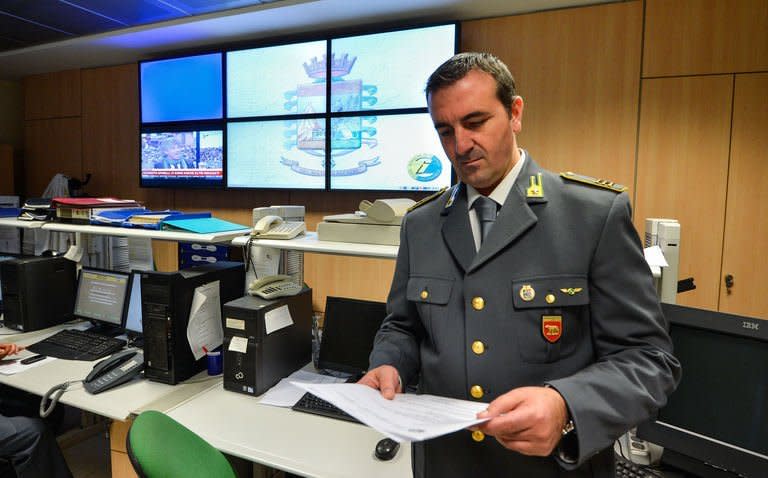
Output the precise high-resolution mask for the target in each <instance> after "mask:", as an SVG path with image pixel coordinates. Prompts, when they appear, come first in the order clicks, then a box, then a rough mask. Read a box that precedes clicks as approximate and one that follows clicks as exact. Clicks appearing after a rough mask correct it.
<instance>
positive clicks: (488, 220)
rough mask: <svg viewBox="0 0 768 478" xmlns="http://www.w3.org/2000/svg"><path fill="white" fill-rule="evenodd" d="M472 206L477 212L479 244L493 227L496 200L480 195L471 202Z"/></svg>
mask: <svg viewBox="0 0 768 478" xmlns="http://www.w3.org/2000/svg"><path fill="white" fill-rule="evenodd" d="M472 207H473V208H474V209H475V212H476V213H477V219H478V220H479V221H480V244H482V243H483V241H485V238H486V237H488V233H489V232H490V231H491V227H493V223H494V221H496V209H497V208H496V201H494V200H493V199H490V198H487V197H485V196H480V197H478V198H477V199H475V202H474V203H472Z"/></svg>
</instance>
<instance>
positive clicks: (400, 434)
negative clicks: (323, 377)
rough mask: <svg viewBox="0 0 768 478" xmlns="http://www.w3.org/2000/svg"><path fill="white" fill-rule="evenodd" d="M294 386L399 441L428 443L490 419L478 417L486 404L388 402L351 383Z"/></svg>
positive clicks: (419, 399) (403, 398)
mask: <svg viewBox="0 0 768 478" xmlns="http://www.w3.org/2000/svg"><path fill="white" fill-rule="evenodd" d="M296 386H298V387H301V388H303V389H305V390H307V391H308V392H310V393H313V394H314V395H317V396H318V397H320V398H322V399H323V400H326V401H328V402H330V403H332V404H334V405H335V406H337V407H339V408H341V409H342V410H344V411H345V412H347V413H348V414H350V415H352V416H353V417H355V418H357V419H358V420H360V421H361V422H363V423H365V424H366V425H368V426H370V427H371V428H374V429H376V430H377V431H379V432H381V433H383V434H384V435H387V436H388V437H390V438H392V439H394V440H396V441H398V442H403V441H421V440H428V439H430V438H434V437H437V436H440V435H445V434H447V433H451V432H454V431H457V430H461V429H463V428H467V427H470V426H472V425H476V424H478V423H482V422H484V421H487V420H488V419H489V418H490V417H489V418H481V419H478V418H477V414H478V413H479V412H481V411H483V410H485V408H486V407H487V404H485V403H478V402H469V401H466V400H457V399H453V398H446V397H437V396H434V395H416V394H402V393H399V394H397V395H395V397H394V399H392V400H387V399H386V398H384V397H382V395H381V393H380V392H379V391H378V390H374V389H373V388H371V387H369V386H366V385H362V384H354V383H339V384H309V383H296Z"/></svg>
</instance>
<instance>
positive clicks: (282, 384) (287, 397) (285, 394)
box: [259, 370, 345, 407]
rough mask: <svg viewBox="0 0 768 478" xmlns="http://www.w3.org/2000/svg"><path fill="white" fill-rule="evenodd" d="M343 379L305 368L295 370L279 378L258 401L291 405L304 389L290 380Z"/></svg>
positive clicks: (312, 381)
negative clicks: (308, 370)
mask: <svg viewBox="0 0 768 478" xmlns="http://www.w3.org/2000/svg"><path fill="white" fill-rule="evenodd" d="M344 381H345V379H343V378H339V377H333V376H331V375H323V374H319V373H315V372H307V371H306V370H297V371H295V372H293V373H292V374H291V375H289V376H288V377H286V378H284V379H282V380H280V381H279V382H278V383H277V385H275V386H274V387H272V388H270V389H269V390H267V392H266V393H265V394H264V395H263V396H262V397H261V400H259V403H260V404H262V405H272V406H274V407H292V406H293V405H294V404H295V403H296V402H298V401H299V399H300V398H301V396H302V395H304V393H306V391H305V390H304V389H302V388H299V387H297V386H296V385H294V384H293V383H291V382H300V383H342V382H344Z"/></svg>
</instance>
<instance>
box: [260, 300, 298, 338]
mask: <svg viewBox="0 0 768 478" xmlns="http://www.w3.org/2000/svg"><path fill="white" fill-rule="evenodd" d="M289 325H293V318H291V311H290V310H289V309H288V306H287V305H283V306H281V307H278V308H276V309H272V310H270V311H269V312H267V313H266V314H264V328H265V329H266V331H267V335H269V334H271V333H272V332H276V331H278V330H280V329H283V328H285V327H288V326H289Z"/></svg>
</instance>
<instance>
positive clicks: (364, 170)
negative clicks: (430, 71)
mask: <svg viewBox="0 0 768 478" xmlns="http://www.w3.org/2000/svg"><path fill="white" fill-rule="evenodd" d="M331 126H332V130H333V135H332V137H331V165H330V166H331V189H369V190H386V191H437V190H439V189H440V188H442V187H445V186H450V184H451V163H450V161H449V160H448V157H447V156H446V155H445V152H444V151H443V148H442V146H441V145H440V139H439V137H438V136H437V133H436V132H435V128H434V126H433V124H432V120H431V118H430V116H429V114H428V113H415V114H402V115H369V116H347V117H341V118H333V119H331Z"/></svg>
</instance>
